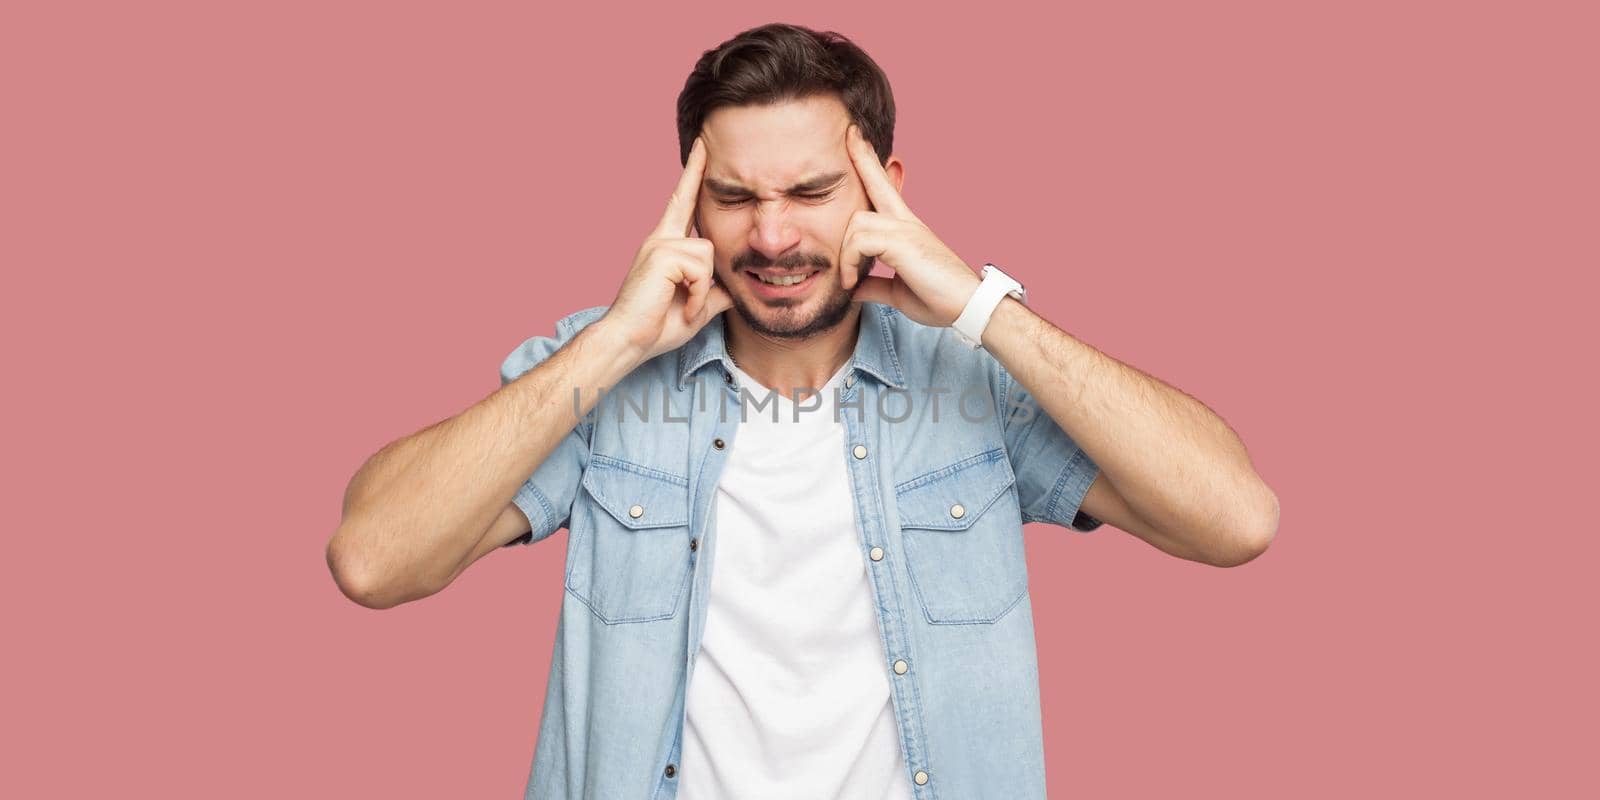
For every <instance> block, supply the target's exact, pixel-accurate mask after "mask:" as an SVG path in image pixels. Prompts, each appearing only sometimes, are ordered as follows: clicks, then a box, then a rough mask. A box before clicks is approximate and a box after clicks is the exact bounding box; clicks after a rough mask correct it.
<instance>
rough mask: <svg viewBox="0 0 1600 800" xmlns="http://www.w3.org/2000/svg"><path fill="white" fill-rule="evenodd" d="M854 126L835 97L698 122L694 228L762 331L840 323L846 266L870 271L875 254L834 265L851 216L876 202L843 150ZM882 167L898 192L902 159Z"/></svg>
mask: <svg viewBox="0 0 1600 800" xmlns="http://www.w3.org/2000/svg"><path fill="white" fill-rule="evenodd" d="M849 125H850V117H849V113H848V112H847V110H846V109H845V106H844V104H843V103H842V102H840V101H839V99H838V98H837V97H834V96H832V95H816V96H812V97H808V98H805V99H803V100H795V101H790V102H785V103H781V104H777V105H769V106H739V107H724V108H719V109H717V110H716V111H713V112H712V113H711V114H710V115H708V116H707V117H706V121H705V124H704V125H703V126H702V128H701V135H702V136H703V137H704V139H705V144H706V171H705V182H704V184H703V185H702V187H701V190H700V201H699V205H698V207H697V209H696V227H697V228H698V229H699V232H700V235H701V236H702V237H704V238H706V239H710V240H711V243H712V246H713V248H714V250H715V253H716V265H715V266H716V276H717V282H718V283H719V284H721V285H722V286H723V287H724V288H726V289H727V290H728V294H729V295H730V296H732V298H733V307H734V310H736V311H737V312H739V316H740V317H742V318H743V319H744V320H745V322H747V323H749V325H750V327H751V328H753V329H755V330H756V331H759V332H760V333H762V334H765V335H768V336H777V337H786V338H804V337H807V336H810V335H813V334H816V333H819V332H821V331H824V330H827V329H829V328H832V327H833V326H835V325H837V324H839V322H840V321H841V320H843V319H844V317H845V316H846V315H847V314H848V312H849V310H850V293H849V292H846V291H845V289H844V285H843V283H841V276H840V269H841V267H843V268H845V269H850V270H853V271H857V273H858V274H859V275H862V276H864V275H866V274H867V272H869V271H870V270H871V269H872V263H873V259H871V258H868V259H866V261H865V262H864V263H861V264H849V265H840V264H838V263H836V261H837V260H838V258H839V249H840V247H841V246H842V244H843V242H844V233H845V226H846V225H848V224H849V222H850V215H851V214H853V213H855V212H856V211H857V210H859V209H870V208H871V206H870V203H869V201H868V199H867V195H866V188H865V187H864V186H862V184H861V179H860V177H858V176H857V174H856V170H855V166H854V164H853V163H852V162H851V160H850V153H849V151H848V150H847V149H846V148H845V131H846V130H847V129H848V128H849ZM885 169H886V170H888V172H889V177H890V179H891V180H892V181H893V182H894V184H895V188H896V189H898V188H899V187H900V183H901V180H902V176H903V172H902V169H903V168H902V167H901V165H900V163H899V159H897V158H894V157H891V158H890V159H889V164H887V165H885ZM797 280H798V283H795V282H794V281H797ZM785 284H787V285H785Z"/></svg>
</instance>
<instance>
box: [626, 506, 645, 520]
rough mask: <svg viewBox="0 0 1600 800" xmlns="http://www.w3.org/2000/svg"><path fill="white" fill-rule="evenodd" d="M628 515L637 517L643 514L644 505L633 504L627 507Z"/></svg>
mask: <svg viewBox="0 0 1600 800" xmlns="http://www.w3.org/2000/svg"><path fill="white" fill-rule="evenodd" d="M628 516H630V517H633V518H634V519H638V518H640V517H642V516H644V506H641V505H633V506H630V507H629V508H628Z"/></svg>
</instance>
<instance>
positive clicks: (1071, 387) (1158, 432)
mask: <svg viewBox="0 0 1600 800" xmlns="http://www.w3.org/2000/svg"><path fill="white" fill-rule="evenodd" d="M983 343H984V347H985V348H986V349H988V350H989V351H990V352H991V353H992V354H993V355H994V356H995V358H996V359H998V360H999V361H1000V363H1001V364H1003V365H1004V366H1005V368H1006V370H1007V371H1008V372H1010V373H1011V375H1012V376H1013V377H1014V378H1016V380H1017V381H1018V382H1019V383H1021V384H1022V385H1023V387H1025V388H1026V389H1027V390H1028V391H1029V392H1030V393H1031V394H1032V395H1033V397H1034V398H1035V399H1037V401H1038V403H1039V406H1040V407H1041V408H1042V409H1043V410H1044V412H1045V413H1047V414H1049V415H1050V418H1051V419H1053V420H1054V421H1055V422H1056V424H1057V425H1060V426H1061V428H1062V430H1064V431H1066V433H1067V435H1069V436H1071V437H1072V439H1073V441H1075V442H1077V443H1078V445H1079V446H1080V447H1082V448H1083V450H1084V452H1086V453H1087V454H1088V455H1089V457H1090V458H1091V459H1093V460H1094V462H1095V463H1096V464H1097V465H1098V466H1099V467H1100V472H1101V475H1102V476H1103V477H1104V478H1105V480H1107V481H1109V482H1110V483H1111V485H1112V486H1114V487H1115V488H1116V490H1117V493H1118V494H1119V495H1121V496H1122V498H1123V500H1124V501H1125V502H1126V503H1127V505H1128V507H1129V509H1130V510H1132V511H1133V512H1134V514H1135V515H1137V516H1138V517H1139V518H1140V519H1141V520H1142V521H1144V522H1145V523H1147V524H1148V525H1149V526H1151V527H1153V528H1156V529H1158V530H1160V531H1161V532H1162V533H1164V534H1166V535H1167V536H1169V537H1171V538H1173V539H1177V540H1180V541H1181V542H1182V543H1183V545H1184V546H1185V549H1186V550H1189V551H1192V552H1196V553H1225V552H1229V551H1232V550H1235V549H1237V548H1238V546H1239V543H1240V541H1241V540H1246V539H1256V538H1260V537H1262V536H1268V537H1270V535H1271V534H1270V531H1265V532H1263V528H1265V527H1268V526H1269V525H1270V526H1274V527H1275V525H1276V521H1275V520H1273V521H1271V522H1270V523H1269V522H1268V521H1267V520H1266V519H1265V518H1266V517H1267V516H1269V515H1271V514H1276V510H1275V509H1276V502H1277V501H1276V498H1275V497H1274V496H1273V495H1272V492H1271V490H1270V489H1268V488H1267V486H1266V484H1265V483H1264V482H1262V481H1261V479H1260V478H1259V476H1257V475H1256V473H1255V470H1254V469H1253V467H1252V466H1251V463H1250V457H1249V454H1248V453H1247V452H1246V451H1245V448H1244V444H1243V442H1241V441H1240V439H1239V437H1238V436H1237V435H1236V434H1235V433H1234V432H1233V430H1232V429H1230V428H1229V427H1228V425H1227V423H1225V422H1224V421H1223V420H1222V418H1221V417H1219V416H1217V414H1216V413H1214V412H1213V411H1211V409H1209V408H1207V407H1206V406H1205V405H1204V404H1202V403H1200V402H1199V401H1197V400H1195V399H1194V398H1192V397H1190V396H1188V395H1186V394H1184V393H1183V392H1181V391H1179V390H1177V389H1175V388H1173V387H1171V386H1168V385H1167V384H1165V383H1162V382H1161V381H1160V380H1158V379H1156V378H1153V377H1151V376H1149V375H1146V374H1144V373H1143V372H1140V371H1139V370H1137V369H1135V368H1133V367H1130V366H1128V365H1126V364H1123V363H1121V362H1119V361H1117V360H1116V359H1113V358H1111V357H1109V356H1107V355H1105V354H1103V353H1101V352H1099V351H1098V350H1096V349H1094V348H1093V347H1090V346H1089V345H1086V344H1084V343H1083V342H1080V341H1078V340H1077V339H1075V338H1073V337H1072V336H1071V335H1070V334H1068V333H1066V332H1065V331H1063V330H1061V329H1060V328H1057V327H1056V326H1054V325H1052V324H1050V322H1049V321H1048V320H1045V319H1044V318H1042V317H1040V316H1039V315H1037V314H1035V313H1034V312H1033V311H1031V310H1030V309H1028V308H1027V307H1026V306H1024V305H1023V304H1021V303H1019V302H1017V301H1015V300H1013V299H1010V298H1007V299H1006V300H1005V301H1003V302H1002V303H1001V304H1000V306H999V307H998V308H996V309H995V313H994V316H993V317H992V318H991V319H990V322H989V327H988V329H987V330H985V331H984V335H983Z"/></svg>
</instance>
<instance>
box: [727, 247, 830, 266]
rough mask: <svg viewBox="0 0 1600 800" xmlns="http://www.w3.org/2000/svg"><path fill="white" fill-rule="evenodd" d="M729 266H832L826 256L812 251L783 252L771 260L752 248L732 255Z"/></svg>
mask: <svg viewBox="0 0 1600 800" xmlns="http://www.w3.org/2000/svg"><path fill="white" fill-rule="evenodd" d="M729 266H731V267H733V268H734V269H744V268H746V267H779V268H783V269H789V268H793V267H821V268H822V269H828V268H830V267H832V266H833V262H832V261H830V260H828V258H827V256H823V255H818V254H814V253H785V254H783V255H782V256H780V257H779V258H778V259H777V260H773V259H770V258H767V257H766V256H765V255H762V254H761V253H758V252H756V251H754V250H746V251H745V252H743V253H740V254H739V255H736V256H734V257H733V261H731V262H730V263H729Z"/></svg>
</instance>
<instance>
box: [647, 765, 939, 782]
mask: <svg viewBox="0 0 1600 800" xmlns="http://www.w3.org/2000/svg"><path fill="white" fill-rule="evenodd" d="M666 773H667V777H669V778H670V777H672V776H674V775H676V774H678V768H677V767H674V766H672V765H671V764H668V765H667V769H666ZM917 774H918V775H921V774H922V773H920V772H919V773H917ZM922 782H924V781H918V783H922Z"/></svg>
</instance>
